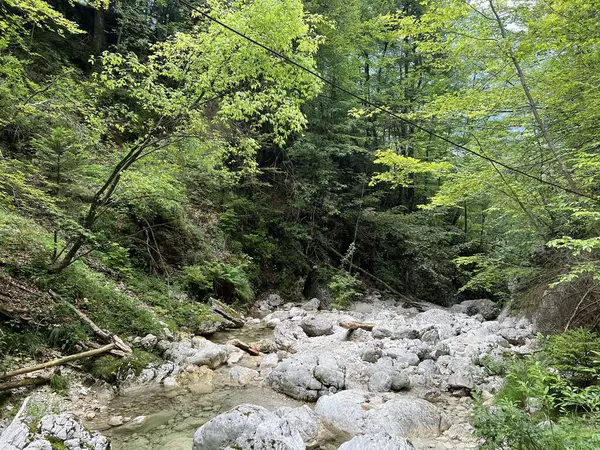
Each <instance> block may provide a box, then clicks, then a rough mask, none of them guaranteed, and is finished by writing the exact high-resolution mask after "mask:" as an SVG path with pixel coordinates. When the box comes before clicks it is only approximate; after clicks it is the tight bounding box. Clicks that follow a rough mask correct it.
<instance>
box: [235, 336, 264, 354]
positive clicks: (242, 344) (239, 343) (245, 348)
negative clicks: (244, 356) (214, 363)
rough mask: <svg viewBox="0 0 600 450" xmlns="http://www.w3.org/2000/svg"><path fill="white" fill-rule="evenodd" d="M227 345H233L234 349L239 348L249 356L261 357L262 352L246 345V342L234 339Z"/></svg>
mask: <svg viewBox="0 0 600 450" xmlns="http://www.w3.org/2000/svg"><path fill="white" fill-rule="evenodd" d="M227 343H228V344H230V345H233V346H234V347H237V348H239V349H240V350H243V351H245V352H246V353H248V354H249V355H252V356H258V355H260V352H259V351H258V350H257V349H255V348H254V347H251V346H250V345H249V344H246V343H245V342H242V341H240V340H239V339H232V340H230V341H227Z"/></svg>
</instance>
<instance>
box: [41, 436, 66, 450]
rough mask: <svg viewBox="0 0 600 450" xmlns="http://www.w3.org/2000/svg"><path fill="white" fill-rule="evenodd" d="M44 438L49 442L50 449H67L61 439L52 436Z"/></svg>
mask: <svg viewBox="0 0 600 450" xmlns="http://www.w3.org/2000/svg"><path fill="white" fill-rule="evenodd" d="M46 440H47V441H48V442H50V447H51V448H52V450H69V449H68V447H67V446H66V445H65V444H64V442H63V441H61V440H60V439H58V438H55V437H54V436H46Z"/></svg>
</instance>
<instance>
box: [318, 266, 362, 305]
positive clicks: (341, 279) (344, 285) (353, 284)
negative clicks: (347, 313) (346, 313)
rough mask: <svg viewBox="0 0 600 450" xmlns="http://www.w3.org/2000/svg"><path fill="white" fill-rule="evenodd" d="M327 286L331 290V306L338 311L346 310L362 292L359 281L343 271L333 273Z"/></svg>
mask: <svg viewBox="0 0 600 450" xmlns="http://www.w3.org/2000/svg"><path fill="white" fill-rule="evenodd" d="M327 286H328V287H329V289H331V293H332V296H333V306H334V307H336V308H338V309H345V308H348V307H349V306H350V304H351V303H352V301H353V300H356V299H357V298H358V297H360V295H361V293H362V290H363V285H362V282H361V281H360V279H359V278H358V277H356V276H354V275H350V274H349V273H348V272H346V271H345V270H337V271H335V272H334V273H333V274H332V275H331V279H330V281H329V284H328V285H327Z"/></svg>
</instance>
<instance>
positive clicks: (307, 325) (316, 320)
mask: <svg viewBox="0 0 600 450" xmlns="http://www.w3.org/2000/svg"><path fill="white" fill-rule="evenodd" d="M300 326H301V327H302V329H303V330H304V332H305V333H306V335H307V336H309V337H316V336H324V335H328V334H333V324H332V323H331V321H329V320H328V319H326V318H325V317H323V316H309V317H305V318H304V319H302V322H301V323H300Z"/></svg>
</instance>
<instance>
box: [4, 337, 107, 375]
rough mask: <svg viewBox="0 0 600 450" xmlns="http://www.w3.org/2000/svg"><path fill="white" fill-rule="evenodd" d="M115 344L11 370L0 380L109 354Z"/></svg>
mask: <svg viewBox="0 0 600 450" xmlns="http://www.w3.org/2000/svg"><path fill="white" fill-rule="evenodd" d="M115 347H116V344H115V343H114V342H113V343H111V344H108V345H105V346H104V347H100V348H98V349H94V350H88V351H86V352H83V353H76V354H75V355H69V356H65V357H63V358H58V359H54V360H52V361H48V362H45V363H42V364H36V365H35V366H30V367H22V368H21V369H17V370H13V371H12V372H4V373H2V374H0V380H4V379H6V378H12V377H14V376H16V375H23V374H25V373H30V372H36V371H38V370H42V369H47V368H49V367H56V366H62V365H63V364H66V363H68V362H71V361H76V360H78V359H83V358H89V357H91V356H98V355H101V354H103V353H106V352H109V351H110V350H112V349H114V348H115Z"/></svg>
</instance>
